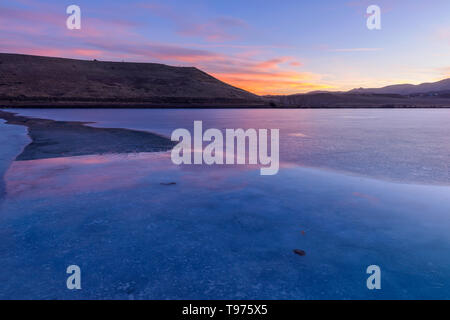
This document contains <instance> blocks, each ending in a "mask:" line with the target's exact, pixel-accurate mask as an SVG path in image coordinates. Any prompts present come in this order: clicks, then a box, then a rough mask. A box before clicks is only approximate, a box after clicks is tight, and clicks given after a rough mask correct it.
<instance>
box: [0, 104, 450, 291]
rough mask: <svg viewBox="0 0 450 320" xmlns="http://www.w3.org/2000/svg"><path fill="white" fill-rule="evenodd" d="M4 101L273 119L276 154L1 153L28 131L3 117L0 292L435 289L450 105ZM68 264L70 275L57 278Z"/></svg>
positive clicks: (18, 144) (160, 117)
mask: <svg viewBox="0 0 450 320" xmlns="http://www.w3.org/2000/svg"><path fill="white" fill-rule="evenodd" d="M15 112H19V113H20V114H21V115H27V116H34V117H42V118H48V119H54V120H73V121H93V122H95V124H92V125H94V126H100V127H113V128H118V127H120V128H130V129H139V130H148V131H152V132H156V133H159V134H163V135H166V136H170V134H171V132H172V131H173V130H174V129H177V128H187V129H191V128H192V127H193V122H194V120H202V121H203V126H204V128H205V129H206V128H218V129H225V128H243V129H247V128H255V129H258V128H268V129H270V128H278V129H280V139H281V140H280V161H281V167H280V171H279V173H278V174H277V175H275V176H261V175H260V174H259V169H258V168H254V167H250V166H242V165H241V166H213V167H208V166H198V165H197V166H194V165H193V166H176V165H174V164H172V162H171V159H170V153H168V152H166V153H140V154H115V155H88V156H79V157H69V158H54V159H42V160H31V161H13V159H14V158H15V156H16V155H18V154H19V153H20V151H21V150H22V148H23V147H24V146H25V145H26V144H27V143H29V138H28V137H27V136H26V130H25V128H24V127H20V126H12V125H6V124H4V123H3V122H2V123H1V124H0V132H1V138H0V139H1V142H2V144H1V147H0V172H2V173H3V174H4V177H3V184H1V185H0V186H1V187H0V188H2V189H3V190H4V193H3V196H2V198H0V263H1V265H2V272H1V273H0V283H1V286H0V298H3V299H10V298H24V299H30V298H33V299H37V298H38V299H81V298H85V299H103V298H117V299H372V298H374V299H390V298H393V299H431V298H438V299H442V298H446V299H449V298H450V254H449V252H450V232H449V230H450V183H449V182H450V180H449V169H448V166H449V159H450V126H448V123H449V121H450V110H438V109H435V110H423V109H422V110H420V109H419V110H409V109H402V110H395V109H388V110H380V109H378V110H366V109H358V110H348V109H347V110H249V109H241V110H237V109H234V110H201V109H195V110H184V109H172V110H159V109H155V110H149V109H133V110H113V109H93V110H80V109H62V110H51V109H39V110H32V109H21V110H16V111H15ZM169 182H176V184H175V185H161V183H169ZM294 249H301V250H304V251H305V252H306V255H305V256H298V255H295V254H293V252H292V251H293V250H294ZM71 264H76V265H79V266H80V267H81V270H82V290H79V291H70V290H68V289H67V288H66V278H67V276H68V275H67V274H66V272H65V271H66V267H67V266H69V265H71ZM369 265H379V266H380V268H381V273H382V280H381V284H382V289H381V290H368V289H367V287H366V279H367V277H368V275H367V274H366V268H367V267H368V266H369Z"/></svg>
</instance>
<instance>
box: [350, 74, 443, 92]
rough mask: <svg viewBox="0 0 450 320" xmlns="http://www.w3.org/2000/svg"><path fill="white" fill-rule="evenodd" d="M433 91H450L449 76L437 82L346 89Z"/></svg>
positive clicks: (359, 90) (354, 90)
mask: <svg viewBox="0 0 450 320" xmlns="http://www.w3.org/2000/svg"><path fill="white" fill-rule="evenodd" d="M433 92H448V93H450V78H448V79H444V80H441V81H438V82H430V83H422V84H418V85H413V84H396V85H391V86H386V87H382V88H367V89H364V88H358V89H353V90H350V91H348V93H378V94H401V95H410V94H421V93H433Z"/></svg>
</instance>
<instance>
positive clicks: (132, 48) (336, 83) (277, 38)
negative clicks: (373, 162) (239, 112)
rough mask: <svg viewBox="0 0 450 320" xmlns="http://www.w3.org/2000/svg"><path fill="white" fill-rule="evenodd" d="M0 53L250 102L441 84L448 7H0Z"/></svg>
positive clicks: (353, 1) (21, 1) (390, 2)
mask: <svg viewBox="0 0 450 320" xmlns="http://www.w3.org/2000/svg"><path fill="white" fill-rule="evenodd" d="M69 5H78V6H79V7H80V9H81V29H79V30H69V29H68V28H67V27H66V20H67V18H68V17H69V14H67V13H66V8H67V7H68V6H69ZM369 5H377V6H379V7H380V9H381V11H380V12H381V29H379V30H369V29H368V28H367V25H366V21H367V19H368V18H369V15H368V14H367V13H366V10H367V7H368V6H369ZM0 52H7V53H23V54H34V55H44V56H56V57H66V58H77V59H87V60H92V59H97V60H103V61H127V62H157V63H164V64H169V65H175V66H195V67H197V68H199V69H202V70H203V71H205V72H208V73H209V74H211V75H213V76H214V77H216V78H218V79H220V80H222V81H225V82H227V83H230V84H232V85H234V86H237V87H240V88H243V89H246V90H249V91H251V92H254V93H256V94H293V93H303V92H309V91H314V90H330V91H338V90H349V89H352V88H355V87H380V86H385V85H391V84H398V83H413V84H418V83H422V82H432V81H438V80H441V79H444V78H448V77H450V1H449V0H370V1H366V0H348V1H347V0H317V1H311V0H283V1H280V0H276V1H274V0H264V1H261V0H226V1H225V0H208V1H203V0H181V1H179V0H165V1H143V0H140V1H133V0H128V1H125V0H123V1H114V0H108V1H106V0H95V1H93V0H88V1H87V0H63V1H61V0H7V1H6V0H2V2H0Z"/></svg>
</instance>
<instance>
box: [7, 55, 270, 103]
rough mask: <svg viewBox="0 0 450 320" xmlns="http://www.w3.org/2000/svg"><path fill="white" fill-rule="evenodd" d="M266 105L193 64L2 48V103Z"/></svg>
mask: <svg viewBox="0 0 450 320" xmlns="http://www.w3.org/2000/svg"><path fill="white" fill-rule="evenodd" d="M263 104H264V100H263V99H262V98H261V97H259V96H257V95H254V94H252V93H250V92H247V91H245V90H242V89H239V88H236V87H233V86H231V85H228V84H226V83H224V82H222V81H220V80H218V79H216V78H214V77H212V76H210V75H208V74H207V73H205V72H203V71H201V70H199V69H197V68H194V67H172V66H167V65H163V64H156V63H130V62H103V61H96V60H94V61H86V60H74V59H64V58H52V57H41V56H31V55H21V54H6V53H0V106H1V105H19V106H27V105H31V106H33V105H36V106H41V105H48V106H84V105H87V106H102V105H105V106H124V105H125V106H126V105H132V106H140V105H144V106H158V105H161V106H166V105H169V106H218V105H219V106H222V105H223V106H242V105H244V106H245V105H249V106H252V105H263Z"/></svg>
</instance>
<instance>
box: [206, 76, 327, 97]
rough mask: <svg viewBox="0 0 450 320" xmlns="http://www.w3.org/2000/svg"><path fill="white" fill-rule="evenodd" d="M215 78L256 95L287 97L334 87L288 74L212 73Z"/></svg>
mask: <svg viewBox="0 0 450 320" xmlns="http://www.w3.org/2000/svg"><path fill="white" fill-rule="evenodd" d="M212 76H214V77H215V78H217V79H219V80H221V81H223V82H225V83H228V84H230V85H232V86H235V87H238V88H240V89H243V90H246V91H250V92H251V93H254V94H257V95H289V94H296V93H305V92H309V91H314V90H330V89H334V87H332V86H329V85H324V84H317V83H312V82H310V80H311V79H308V77H306V76H302V75H298V74H295V73H290V72H283V73H269V74H266V75H255V74H246V73H213V74H212Z"/></svg>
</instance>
